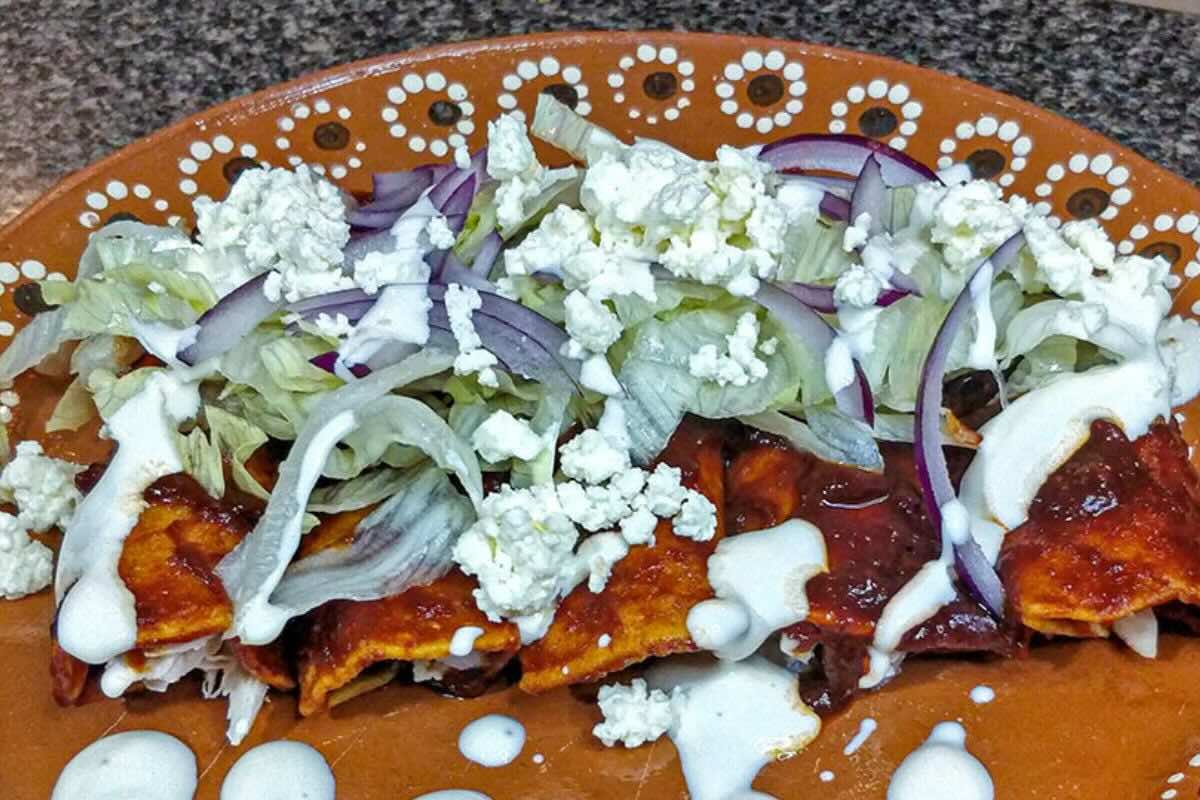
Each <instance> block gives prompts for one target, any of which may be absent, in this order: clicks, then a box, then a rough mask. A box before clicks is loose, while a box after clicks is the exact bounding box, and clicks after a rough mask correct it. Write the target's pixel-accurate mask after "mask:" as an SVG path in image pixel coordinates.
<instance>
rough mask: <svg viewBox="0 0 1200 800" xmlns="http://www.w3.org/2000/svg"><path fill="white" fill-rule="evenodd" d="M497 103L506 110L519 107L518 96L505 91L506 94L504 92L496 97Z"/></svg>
mask: <svg viewBox="0 0 1200 800" xmlns="http://www.w3.org/2000/svg"><path fill="white" fill-rule="evenodd" d="M496 105H498V106H500V107H501V108H503V109H505V110H510V109H514V108H516V107H517V98H515V97H513V96H512V95H511V94H509V93H507V92H505V93H504V94H502V95H500V96H499V97H497V98H496Z"/></svg>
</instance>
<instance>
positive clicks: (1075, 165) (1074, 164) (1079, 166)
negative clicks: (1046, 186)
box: [1067, 153, 1088, 173]
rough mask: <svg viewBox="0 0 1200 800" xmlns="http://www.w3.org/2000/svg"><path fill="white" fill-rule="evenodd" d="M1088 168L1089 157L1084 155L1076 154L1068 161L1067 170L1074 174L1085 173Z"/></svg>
mask: <svg viewBox="0 0 1200 800" xmlns="http://www.w3.org/2000/svg"><path fill="white" fill-rule="evenodd" d="M1087 167H1088V157H1087V156H1085V155H1084V154H1083V153H1076V154H1075V155H1073V156H1071V158H1070V160H1069V161H1067V169H1069V170H1071V172H1074V173H1080V172H1083V171H1084V170H1085V169H1087Z"/></svg>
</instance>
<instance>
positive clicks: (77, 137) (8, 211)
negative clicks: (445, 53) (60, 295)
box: [0, 0, 1200, 221]
mask: <svg viewBox="0 0 1200 800" xmlns="http://www.w3.org/2000/svg"><path fill="white" fill-rule="evenodd" d="M764 6H769V8H764ZM231 9H232V10H231ZM351 9H353V10H351ZM0 20H3V21H4V23H5V24H4V25H3V26H0V221H2V220H4V219H7V218H9V217H10V216H12V215H13V214H14V213H16V212H17V211H18V210H19V209H20V208H22V207H24V206H25V205H27V204H28V203H29V202H31V201H32V200H33V199H34V198H35V197H36V196H37V195H38V194H40V193H41V192H43V191H45V190H46V189H47V188H49V187H50V186H51V185H52V184H53V183H54V182H55V181H56V180H58V179H59V178H61V177H63V176H64V175H66V174H67V173H69V172H71V171H73V170H75V169H78V168H80V167H82V166H84V165H85V164H87V163H88V162H91V161H94V160H96V159H97V158H100V157H101V156H104V155H105V154H107V153H109V152H111V151H112V150H114V149H116V148H119V147H121V146H123V145H125V144H127V143H129V142H131V141H133V140H134V139H137V138H138V137H140V136H142V135H144V134H147V133H150V132H151V131H153V130H155V129H157V128H159V127H162V126H163V125H165V124H167V123H168V122H170V121H172V120H174V119H177V118H179V117H182V116H186V115H188V114H191V113H193V112H196V111H199V110H202V109H203V108H205V107H207V106H210V105H212V104H214V103H216V102H219V101H221V100H225V99H227V98H230V97H234V96H236V95H239V94H244V93H246V92H249V91H252V90H255V89H260V88H263V87H266V86H269V85H271V84H273V83H277V82H279V81H283V80H286V79H289V78H293V77H296V76H298V75H302V74H304V73H306V72H309V71H311V70H314V69H319V68H322V67H328V66H331V65H334V64H337V63H339V62H344V61H351V60H355V59H360V58H364V57H367V56H371V55H377V54H380V53H386V52H395V51H401V50H406V49H409V48H413V47H418V46H421V45H427V44H432V43H436V42H442V41H453V40H464V39H479V38H486V37H489V36H496V35H501V34H509V33H524V32H530V31H542V30H563V29H571V28H576V29H586V28H627V29H634V28H673V29H685V28H686V29H691V30H707V31H716V32H736V33H747V34H760V35H765V36H774V37H781V38H792V39H803V40H809V41H813V42H820V43H828V44H836V45H840V46H844V47H851V48H858V49H862V50H868V51H872V52H877V53H883V54H886V55H890V56H894V57H898V58H902V59H904V60H907V61H913V62H916V63H919V64H922V65H924V66H928V67H933V68H936V69H941V70H945V71H947V72H951V73H954V74H957V75H960V76H962V77H965V78H968V79H970V80H974V81H977V82H979V83H982V84H985V85H987V86H991V87H993V88H996V89H999V90H1001V91H1005V92H1010V93H1012V94H1015V95H1018V96H1020V97H1023V98H1025V99H1027V100H1032V101H1033V102H1035V103H1038V104H1040V105H1042V106H1044V107H1045V108H1048V109H1050V110H1052V111H1055V112H1058V113H1060V114H1063V115H1066V116H1068V117H1071V118H1073V119H1075V120H1077V121H1079V122H1081V123H1083V124H1084V125H1087V126H1089V127H1091V128H1093V129H1095V130H1098V131H1100V132H1102V133H1105V134H1108V135H1109V136H1112V137H1113V138H1115V139H1117V140H1118V141H1120V142H1122V143H1124V144H1127V145H1131V146H1132V147H1134V148H1135V149H1137V150H1139V151H1140V152H1141V153H1143V154H1144V155H1146V156H1148V157H1149V158H1151V159H1153V160H1155V161H1158V162H1160V163H1162V164H1165V165H1166V166H1167V167H1169V168H1171V169H1173V170H1175V171H1176V172H1179V173H1181V174H1183V175H1185V176H1187V177H1188V178H1190V179H1192V180H1194V181H1195V180H1200V163H1197V162H1198V155H1200V103H1197V102H1196V75H1197V73H1196V70H1195V64H1196V53H1198V52H1200V17H1196V16H1186V15H1183V14H1179V13H1175V12H1168V11H1156V10H1152V9H1147V8H1141V7H1135V6H1126V5H1122V4H1113V3H1104V2H1094V3H1093V2H1083V0H1055V1H1054V2H1030V1H1029V0H1026V1H1025V2H1020V1H1018V0H953V2H951V1H950V0H941V1H937V2H935V1H934V0H925V2H919V3H907V2H897V0H826V2H820V3H818V2H806V1H805V0H789V1H788V2H783V1H782V0H781V1H779V2H773V3H763V2H762V0H608V1H607V2H604V3H599V2H594V0H593V2H568V1H567V0H548V1H547V2H537V1H536V0H496V1H495V2H487V0H483V2H479V1H478V0H477V1H476V2H471V3H467V2H460V1H459V0H408V2H402V3H401V2H395V3H392V2H383V1H382V0H356V2H354V3H352V4H342V3H334V2H330V1H329V0H315V2H310V3H305V4H291V3H283V2H270V1H269V0H257V1H256V2H239V3H234V4H226V3H187V4H179V5H175V4H170V3H163V2H153V0H120V1H119V2H118V1H117V0H92V1H91V2H88V1H87V0H0Z"/></svg>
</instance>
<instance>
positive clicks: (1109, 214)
mask: <svg viewBox="0 0 1200 800" xmlns="http://www.w3.org/2000/svg"><path fill="white" fill-rule="evenodd" d="M1118 213H1120V212H1119V209H1118V207H1117V206H1114V205H1108V206H1105V207H1104V210H1103V211H1101V212H1100V219H1103V220H1110V219H1116V218H1117V214H1118Z"/></svg>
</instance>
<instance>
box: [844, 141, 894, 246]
mask: <svg viewBox="0 0 1200 800" xmlns="http://www.w3.org/2000/svg"><path fill="white" fill-rule="evenodd" d="M885 202H887V186H886V185H884V183H883V170H882V169H881V168H880V166H879V158H878V157H877V156H876V155H875V154H874V153H872V154H871V155H870V156H868V157H867V160H866V161H864V162H863V166H862V169H861V170H860V171H859V173H858V180H857V181H855V183H854V194H852V195H851V196H850V224H851V225H853V224H855V223H856V222H857V221H858V218H859V217H861V216H862V215H863V214H866V215H868V216H867V218H868V219H869V220H870V222H869V223H868V225H867V233H868V234H870V235H872V236H874V235H875V234H877V233H882V232H883V206H884V203H885Z"/></svg>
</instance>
